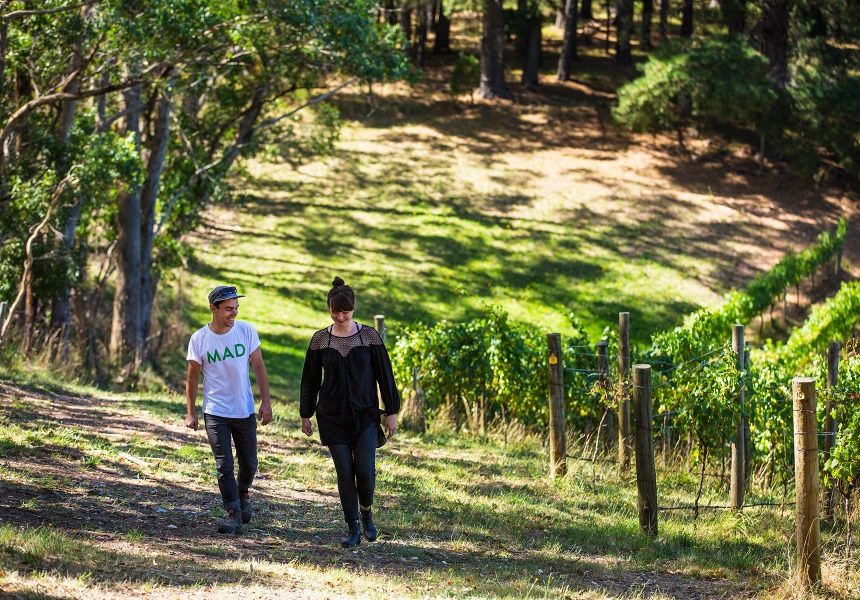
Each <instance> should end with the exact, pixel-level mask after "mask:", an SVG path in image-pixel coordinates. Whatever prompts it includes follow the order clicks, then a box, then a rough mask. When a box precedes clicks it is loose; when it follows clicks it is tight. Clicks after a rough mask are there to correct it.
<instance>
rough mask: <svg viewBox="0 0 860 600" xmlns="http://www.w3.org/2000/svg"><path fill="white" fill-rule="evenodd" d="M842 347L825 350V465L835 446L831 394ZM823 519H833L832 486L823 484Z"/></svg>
mask: <svg viewBox="0 0 860 600" xmlns="http://www.w3.org/2000/svg"><path fill="white" fill-rule="evenodd" d="M841 347H842V345H841V344H840V343H839V342H830V346H829V347H828V349H827V391H828V392H829V393H828V394H827V406H826V408H825V410H824V453H823V454H822V456H821V462H822V463H826V462H827V459H828V458H830V451H831V450H832V449H833V446H834V445H835V444H836V426H837V422H836V416H835V415H834V414H833V412H834V411H833V401H832V398H831V394H832V393H833V390H835V389H836V387H837V386H838V385H839V353H840V350H841ZM824 518H825V519H826V520H831V519H833V486H832V485H831V484H830V483H828V482H825V484H824Z"/></svg>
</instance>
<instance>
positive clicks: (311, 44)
mask: <svg viewBox="0 0 860 600" xmlns="http://www.w3.org/2000/svg"><path fill="white" fill-rule="evenodd" d="M177 1H181V0H177ZM374 7H375V5H374V4H372V3H371V2H368V1H356V0H328V1H326V2H320V1H318V0H303V1H298V2H297V1H293V2H289V3H285V2H283V1H280V0H268V1H266V0H263V1H258V2H250V3H248V4H247V5H246V6H243V7H239V8H236V7H234V6H233V5H230V4H225V5H224V8H222V12H221V13H220V14H219V15H218V18H217V19H216V23H213V24H209V25H208V26H207V28H206V31H205V32H200V31H199V30H200V29H201V27H200V25H199V22H197V21H195V20H193V19H191V18H189V19H187V20H186V24H187V29H183V30H182V31H177V32H176V38H177V39H179V40H181V41H183V42H184V43H187V44H188V46H189V47H193V48H195V49H196V50H197V53H196V58H195V60H192V61H188V63H187V64H186V65H183V66H182V67H181V69H179V70H177V71H176V72H175V74H173V75H172V76H171V77H170V78H169V79H168V80H165V81H164V85H163V86H162V89H160V90H157V91H153V94H152V100H151V101H152V103H153V106H160V107H161V110H160V111H159V110H156V109H155V108H153V109H152V110H151V114H152V117H151V118H152V119H153V123H152V125H151V129H152V131H156V132H157V131H160V130H163V136H162V137H157V136H154V137H153V139H152V144H153V149H152V150H151V151H150V159H152V157H156V158H157V159H158V160H156V161H154V162H153V160H150V161H149V165H148V167H147V179H146V180H145V182H144V187H143V189H142V196H141V211H142V212H141V219H140V223H141V225H142V227H141V229H140V231H141V232H142V233H141V239H140V247H141V250H142V255H141V257H142V258H141V264H140V267H139V269H140V270H139V274H138V278H139V281H140V287H139V294H140V298H141V305H140V308H139V313H138V315H137V323H138V329H137V331H138V337H137V344H138V345H137V346H134V345H133V340H134V338H133V337H125V336H122V335H119V336H112V339H113V338H114V337H117V338H120V339H122V344H117V346H118V347H119V346H122V348H123V350H122V351H118V352H117V353H116V354H117V355H118V356H119V355H124V356H125V357H126V360H128V359H129V358H130V357H135V359H136V361H137V362H138V363H139V362H140V361H141V360H143V359H145V358H146V349H145V347H143V346H142V345H141V342H142V341H145V340H146V339H147V338H148V337H149V333H150V332H149V327H150V322H151V313H152V305H153V301H154V298H155V293H156V288H157V284H158V281H159V278H160V275H161V273H162V271H163V269H164V268H169V267H171V266H173V265H175V264H177V262H178V260H179V258H180V256H181V254H182V253H183V252H184V251H185V250H184V249H183V248H182V247H181V245H177V243H176V240H179V239H181V238H182V236H183V235H184V234H185V233H187V232H188V231H190V230H192V229H193V228H195V227H197V226H198V225H199V224H200V222H201V214H202V211H203V210H204V208H205V207H206V206H207V205H208V204H210V203H211V202H212V201H214V200H218V199H221V198H224V197H226V196H227V195H228V194H229V188H228V187H227V186H226V185H225V182H224V179H225V176H226V175H227V174H228V173H229V172H230V170H231V169H232V167H233V166H234V165H235V163H236V161H237V160H238V159H239V158H240V156H250V155H252V154H254V153H255V152H259V151H260V150H261V149H263V148H266V147H267V146H268V145H272V144H275V145H280V146H281V147H283V148H286V147H288V146H290V145H292V147H293V150H296V144H298V145H301V143H300V142H301V140H300V139H299V138H298V137H297V135H296V133H295V128H294V126H293V125H294V122H293V121H290V120H288V119H287V117H288V116H289V115H292V114H293V113H294V111H295V110H296V109H298V108H299V107H301V106H302V105H305V104H309V100H310V99H313V101H316V100H319V99H320V98H319V97H317V98H315V99H314V95H315V94H316V93H317V90H319V89H321V88H325V87H327V86H331V85H333V82H334V81H343V80H350V81H360V82H361V81H363V82H370V81H382V80H388V79H392V78H398V77H402V76H404V75H405V74H406V73H407V71H408V68H409V67H408V62H407V60H406V57H405V56H404V55H403V53H402V52H401V51H400V49H401V45H402V38H401V37H400V35H399V32H398V31H397V29H396V28H392V27H390V26H389V25H387V24H385V23H377V22H376V19H375V16H374V12H373V9H374ZM200 9H201V10H203V11H207V10H208V11H209V12H208V13H207V14H211V13H212V9H211V7H210V8H209V9H207V8H206V7H204V6H203V5H201V6H200ZM148 25H149V26H151V27H154V28H160V27H162V25H163V24H162V23H159V22H157V21H150V22H149V23H148ZM140 33H141V35H142V36H143V37H145V36H147V35H150V32H149V31H147V30H146V29H142V30H141V32H140ZM201 33H205V35H203V36H201V35H200V34H201ZM201 37H202V39H204V40H206V44H205V45H204V47H200V46H199V44H198V42H197V41H196V40H199V39H201ZM165 46H166V44H165ZM165 50H166V48H165ZM157 52H158V51H157V50H156V53H157ZM162 102H164V104H162ZM171 107H172V108H171ZM171 114H172V115H173V116H172V117H171V116H170V115H171ZM318 115H320V119H319V122H320V126H321V127H322V129H326V130H329V131H331V130H332V129H333V127H334V126H335V125H336V119H333V118H332V115H331V112H330V111H325V110H323V111H319V112H318ZM168 132H170V133H171V134H172V135H170V136H169V138H170V147H169V149H168V148H166V147H165V143H166V142H165V141H164V138H167V137H168ZM323 137H326V136H325V135H323ZM329 139H330V135H329ZM318 140H319V138H318V137H317V139H316V141H318ZM159 144H160V145H159ZM155 146H158V149H159V150H158V152H156V151H155ZM306 150H307V149H305V151H306ZM162 172H169V173H170V177H169V178H168V180H167V181H164V182H162V186H161V187H162V188H163V190H162V192H161V193H160V194H159V193H158V179H160V177H161V173H162ZM150 178H152V179H153V180H154V182H153V184H152V186H151V188H150V198H149V200H147V199H146V196H145V195H144V194H143V192H145V191H147V186H146V182H147V181H149V179H150ZM156 198H157V202H156ZM134 232H135V229H134V227H132V229H131V231H130V235H131V236H134ZM124 281H129V285H130V288H131V291H135V290H137V289H138V288H137V283H136V280H135V279H134V276H133V273H131V272H130V273H129V274H128V276H127V277H125V278H124ZM125 295H126V296H127V295H128V293H126V294H125ZM119 296H120V289H119V285H118V290H117V297H119ZM126 310H127V308H126V307H123V306H121V305H120V303H119V301H115V304H114V331H116V329H117V328H119V327H122V325H121V324H120V323H119V320H118V318H117V316H116V315H117V313H118V312H122V313H123V314H124V312H125V311H126ZM112 345H113V344H112Z"/></svg>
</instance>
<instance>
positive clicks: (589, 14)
mask: <svg viewBox="0 0 860 600" xmlns="http://www.w3.org/2000/svg"><path fill="white" fill-rule="evenodd" d="M591 3H592V0H582V2H581V5H582V6H581V7H580V9H579V18H580V19H582V20H583V21H591V20H592V19H594V12H593V11H592V10H591Z"/></svg>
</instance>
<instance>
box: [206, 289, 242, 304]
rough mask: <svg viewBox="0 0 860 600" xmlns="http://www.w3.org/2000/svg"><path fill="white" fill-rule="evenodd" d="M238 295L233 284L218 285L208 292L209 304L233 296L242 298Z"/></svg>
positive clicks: (229, 298)
mask: <svg viewBox="0 0 860 600" xmlns="http://www.w3.org/2000/svg"><path fill="white" fill-rule="evenodd" d="M244 297H245V296H240V295H239V293H238V291H237V290H236V286H235V285H219V286H218V287H216V288H215V289H214V290H212V291H211V292H209V304H215V303H216V302H221V301H222V300H232V299H233V298H244Z"/></svg>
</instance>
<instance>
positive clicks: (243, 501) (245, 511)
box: [239, 492, 254, 525]
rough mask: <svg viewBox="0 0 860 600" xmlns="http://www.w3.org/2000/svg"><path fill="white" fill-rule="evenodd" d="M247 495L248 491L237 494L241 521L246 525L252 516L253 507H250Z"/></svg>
mask: <svg viewBox="0 0 860 600" xmlns="http://www.w3.org/2000/svg"><path fill="white" fill-rule="evenodd" d="M249 496H250V494H249V493H248V492H245V493H244V494H239V510H240V511H241V512H242V522H243V523H244V524H246V525H247V524H248V523H250V522H251V517H253V516H254V509H253V508H251V499H250V498H249Z"/></svg>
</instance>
